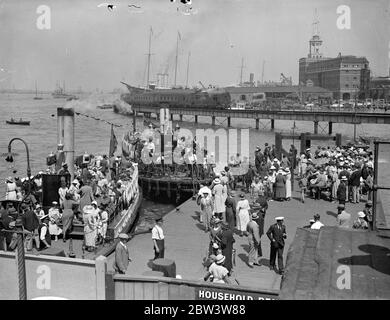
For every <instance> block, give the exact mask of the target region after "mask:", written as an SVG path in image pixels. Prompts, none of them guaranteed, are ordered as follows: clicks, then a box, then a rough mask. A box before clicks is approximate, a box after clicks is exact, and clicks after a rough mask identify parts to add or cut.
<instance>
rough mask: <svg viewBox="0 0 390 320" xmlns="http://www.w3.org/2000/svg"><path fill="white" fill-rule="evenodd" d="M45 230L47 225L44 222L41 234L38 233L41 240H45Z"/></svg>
mask: <svg viewBox="0 0 390 320" xmlns="http://www.w3.org/2000/svg"><path fill="white" fill-rule="evenodd" d="M46 232H47V226H46V224H44V225H43V226H42V228H41V234H40V239H41V241H43V240H45V236H46Z"/></svg>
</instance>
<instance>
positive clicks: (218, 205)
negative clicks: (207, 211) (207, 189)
mask: <svg viewBox="0 0 390 320" xmlns="http://www.w3.org/2000/svg"><path fill="white" fill-rule="evenodd" d="M213 183H214V187H213V190H212V192H213V195H214V214H215V215H216V216H217V217H219V219H222V215H223V214H224V213H225V210H226V209H225V200H226V192H227V190H226V187H225V186H223V185H222V184H221V180H220V179H218V178H216V179H214V181H213Z"/></svg>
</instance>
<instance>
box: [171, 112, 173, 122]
mask: <svg viewBox="0 0 390 320" xmlns="http://www.w3.org/2000/svg"><path fill="white" fill-rule="evenodd" d="M171 121H173V113H171Z"/></svg>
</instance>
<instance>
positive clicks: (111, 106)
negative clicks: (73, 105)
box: [97, 103, 114, 109]
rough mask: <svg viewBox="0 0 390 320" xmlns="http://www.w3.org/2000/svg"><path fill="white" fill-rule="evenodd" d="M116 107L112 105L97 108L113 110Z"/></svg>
mask: <svg viewBox="0 0 390 320" xmlns="http://www.w3.org/2000/svg"><path fill="white" fill-rule="evenodd" d="M113 107H114V106H113V105H112V104H107V103H106V104H103V105H101V106H97V108H98V109H112V108H113Z"/></svg>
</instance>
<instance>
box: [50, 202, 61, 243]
mask: <svg viewBox="0 0 390 320" xmlns="http://www.w3.org/2000/svg"><path fill="white" fill-rule="evenodd" d="M49 219H50V221H49V233H50V235H54V236H55V241H57V240H58V236H59V235H60V234H61V233H62V229H61V228H60V227H59V226H58V224H59V223H60V222H61V214H60V210H59V208H58V202H57V201H53V206H52V207H51V208H50V209H49Z"/></svg>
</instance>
